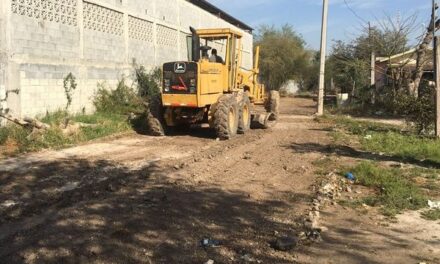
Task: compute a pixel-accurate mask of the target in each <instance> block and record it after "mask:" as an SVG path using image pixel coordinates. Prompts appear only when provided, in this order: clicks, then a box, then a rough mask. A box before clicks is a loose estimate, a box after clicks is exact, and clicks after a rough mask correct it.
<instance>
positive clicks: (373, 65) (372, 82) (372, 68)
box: [368, 22, 376, 105]
mask: <svg viewBox="0 0 440 264" xmlns="http://www.w3.org/2000/svg"><path fill="white" fill-rule="evenodd" d="M371 32H372V28H371V23H370V22H368V38H369V42H370V49H371V63H370V89H371V104H373V105H374V104H376V53H375V52H374V39H373V40H372V37H374V36H373V35H372V34H371Z"/></svg>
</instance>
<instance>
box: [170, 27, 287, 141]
mask: <svg viewBox="0 0 440 264" xmlns="http://www.w3.org/2000/svg"><path fill="white" fill-rule="evenodd" d="M191 32H192V36H191V41H190V42H191V46H192V47H191V48H190V49H189V50H190V52H189V53H190V54H189V57H190V61H176V62H169V63H165V64H164V65H163V79H162V80H163V83H162V107H163V109H162V110H163V118H164V123H165V125H166V127H168V128H170V127H178V126H189V125H193V124H201V123H208V124H209V125H210V127H211V128H213V129H215V131H216V133H217V136H218V137H219V138H220V139H230V138H231V137H234V136H235V135H236V134H244V133H246V131H248V130H249V129H250V128H251V125H252V123H254V124H255V125H258V126H260V127H263V128H267V127H269V126H270V125H271V124H273V123H274V122H275V120H276V117H277V114H278V105H279V102H278V101H279V95H277V94H276V93H275V92H273V93H271V98H266V95H265V88H264V85H262V84H260V83H259V81H258V73H259V69H258V64H259V48H258V47H257V49H256V54H255V59H254V61H255V63H254V67H253V69H250V70H245V69H243V68H242V67H241V61H242V48H241V47H242V37H243V36H242V34H241V33H239V32H237V31H234V30H232V29H200V30H195V29H193V28H191ZM264 104H265V105H266V110H268V111H257V110H256V105H264ZM165 131H166V129H165Z"/></svg>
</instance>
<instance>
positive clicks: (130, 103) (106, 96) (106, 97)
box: [93, 79, 142, 115]
mask: <svg viewBox="0 0 440 264" xmlns="http://www.w3.org/2000/svg"><path fill="white" fill-rule="evenodd" d="M93 104H94V105H95V108H96V111H97V112H98V113H115V114H122V115H125V114H129V113H132V112H139V111H141V109H142V100H141V98H139V96H138V95H137V93H136V91H135V90H134V89H133V88H131V87H128V86H127V85H126V84H125V79H122V80H121V81H120V82H119V83H118V86H117V87H116V89H115V90H110V89H108V88H107V87H105V86H104V85H103V84H101V85H99V88H98V91H97V93H96V95H95V98H94V100H93Z"/></svg>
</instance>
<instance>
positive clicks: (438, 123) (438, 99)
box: [432, 0, 440, 138]
mask: <svg viewBox="0 0 440 264" xmlns="http://www.w3.org/2000/svg"><path fill="white" fill-rule="evenodd" d="M437 8H438V7H437V3H436V2H435V0H432V22H433V25H432V28H433V30H432V32H433V33H432V34H433V35H434V80H435V136H436V137H437V138H440V47H439V45H440V39H439V37H436V35H435V24H436V19H437V16H436V10H437Z"/></svg>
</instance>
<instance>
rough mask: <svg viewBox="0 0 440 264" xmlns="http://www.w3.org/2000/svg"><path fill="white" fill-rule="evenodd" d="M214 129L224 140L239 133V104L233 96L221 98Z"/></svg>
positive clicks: (215, 114) (215, 115) (216, 111)
mask: <svg viewBox="0 0 440 264" xmlns="http://www.w3.org/2000/svg"><path fill="white" fill-rule="evenodd" d="M214 129H215V131H216V134H217V137H218V138H220V139H222V140H227V139H231V138H232V137H234V136H235V135H237V129H238V104H237V102H236V101H235V99H234V98H233V97H229V96H227V97H223V98H220V100H219V102H218V104H217V107H216V110H215V113H214Z"/></svg>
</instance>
